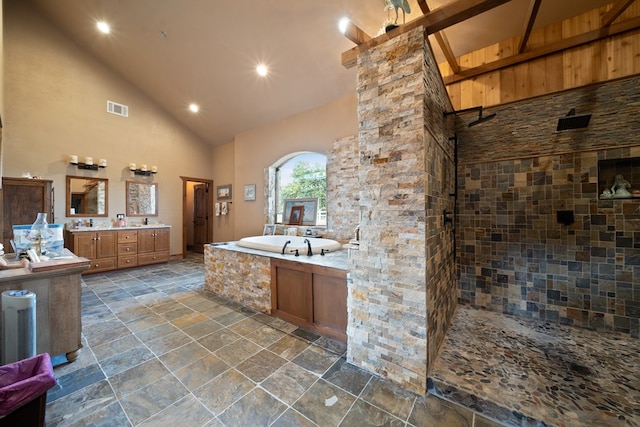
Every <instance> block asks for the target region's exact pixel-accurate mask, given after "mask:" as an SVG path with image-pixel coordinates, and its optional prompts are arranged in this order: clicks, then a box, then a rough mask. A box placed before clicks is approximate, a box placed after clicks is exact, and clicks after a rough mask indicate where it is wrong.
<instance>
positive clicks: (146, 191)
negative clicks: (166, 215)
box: [127, 181, 158, 216]
mask: <svg viewBox="0 0 640 427" xmlns="http://www.w3.org/2000/svg"><path fill="white" fill-rule="evenodd" d="M157 215H158V184H156V183H153V182H137V181H127V216H157Z"/></svg>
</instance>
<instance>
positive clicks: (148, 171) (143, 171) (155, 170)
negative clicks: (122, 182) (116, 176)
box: [129, 163, 158, 176]
mask: <svg viewBox="0 0 640 427" xmlns="http://www.w3.org/2000/svg"><path fill="white" fill-rule="evenodd" d="M129 170H130V171H131V172H133V173H134V174H135V175H143V176H151V174H156V173H158V167H157V166H155V165H154V166H151V169H147V165H140V169H138V168H137V167H136V164H135V163H129Z"/></svg>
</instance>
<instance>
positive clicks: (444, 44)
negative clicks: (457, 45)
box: [418, 0, 460, 74]
mask: <svg viewBox="0 0 640 427" xmlns="http://www.w3.org/2000/svg"><path fill="white" fill-rule="evenodd" d="M418 6H420V10H422V13H423V14H427V13H429V12H431V9H429V5H427V0H418ZM433 36H434V37H435V38H436V41H437V42H438V46H440V50H441V51H442V54H443V55H444V57H445V59H446V60H447V62H448V63H449V67H451V71H453V73H454V74H455V73H457V72H459V71H460V65H458V60H457V59H456V56H455V55H454V54H453V49H451V45H450V44H449V39H447V35H446V34H445V33H444V31H438V32H437V33H434V34H433Z"/></svg>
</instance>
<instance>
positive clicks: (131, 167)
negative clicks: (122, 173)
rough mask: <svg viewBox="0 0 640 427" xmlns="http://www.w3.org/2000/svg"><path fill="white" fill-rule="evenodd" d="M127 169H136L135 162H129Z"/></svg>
mask: <svg viewBox="0 0 640 427" xmlns="http://www.w3.org/2000/svg"><path fill="white" fill-rule="evenodd" d="M129 170H130V171H134V170H136V164H135V163H129Z"/></svg>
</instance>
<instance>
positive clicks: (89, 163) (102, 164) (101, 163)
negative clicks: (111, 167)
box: [69, 154, 107, 171]
mask: <svg viewBox="0 0 640 427" xmlns="http://www.w3.org/2000/svg"><path fill="white" fill-rule="evenodd" d="M69 164H71V165H74V166H76V167H77V168H78V169H87V170H92V171H97V170H98V168H106V167H107V159H100V160H98V164H95V163H93V157H86V158H85V159H84V162H78V156H76V155H75V154H72V155H70V156H69Z"/></svg>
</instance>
